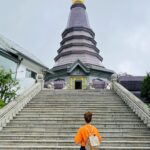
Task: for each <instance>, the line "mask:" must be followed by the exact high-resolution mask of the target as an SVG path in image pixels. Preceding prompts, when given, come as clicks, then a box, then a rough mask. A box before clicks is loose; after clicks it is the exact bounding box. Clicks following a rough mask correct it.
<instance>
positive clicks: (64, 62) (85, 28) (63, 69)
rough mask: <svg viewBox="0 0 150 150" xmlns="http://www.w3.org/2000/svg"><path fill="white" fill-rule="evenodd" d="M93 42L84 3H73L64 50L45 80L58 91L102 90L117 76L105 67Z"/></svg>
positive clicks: (65, 31)
mask: <svg viewBox="0 0 150 150" xmlns="http://www.w3.org/2000/svg"><path fill="white" fill-rule="evenodd" d="M94 38H95V33H94V32H93V30H92V29H91V27H90V24H89V20H88V15H87V12H86V6H85V5H84V0H73V4H72V6H71V11H70V15H69V19H68V23H67V27H66V29H65V30H64V32H63V33H62V41H61V43H60V45H61V46H60V48H59V49H58V51H57V52H58V55H57V56H56V57H55V58H54V60H55V65H54V67H53V68H52V69H51V70H50V72H51V73H50V74H49V75H47V76H46V82H49V83H51V84H53V85H54V87H55V89H64V88H66V89H89V88H90V87H92V88H102V83H103V84H105V83H106V82H107V81H108V80H109V79H110V77H111V75H112V74H113V73H114V72H113V71H112V70H109V69H106V68H105V67H104V66H103V64H102V61H103V58H102V56H101V55H100V50H99V49H98V48H97V42H96V41H95V39H94Z"/></svg>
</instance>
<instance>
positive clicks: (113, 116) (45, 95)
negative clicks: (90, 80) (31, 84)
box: [0, 90, 150, 150]
mask: <svg viewBox="0 0 150 150" xmlns="http://www.w3.org/2000/svg"><path fill="white" fill-rule="evenodd" d="M86 111H91V112H93V121H92V123H93V124H94V125H95V126H96V127H97V128H98V129H99V131H100V133H101V135H102V137H103V143H102V145H101V148H100V149H102V150H111V149H112V150H116V149H119V150H121V149H128V150H129V149H130V150H131V149H133V150H138V149H141V150H145V149H147V150H150V128H147V126H146V125H145V124H144V123H143V122H142V121H141V120H140V119H139V118H138V117H137V116H136V115H135V114H134V113H133V112H132V110H131V109H130V108H129V107H128V106H127V105H126V104H125V103H124V102H123V101H122V100H121V99H120V98H119V97H118V96H117V95H116V94H115V93H114V92H112V91H107V90H101V91H98V90H87V91H69V90H66V91H64V90H60V91H48V90H43V91H41V92H40V93H39V94H38V95H37V96H36V97H34V98H33V99H32V100H31V101H30V102H29V103H28V104H27V105H26V106H25V107H24V108H23V110H22V111H21V112H20V113H19V114H18V115H17V116H16V117H14V119H13V120H11V121H10V122H9V123H8V124H7V126H6V127H4V128H3V130H2V131H1V132H0V149H2V150H79V146H77V145H75V144H74V135H75V133H76V132H77V129H78V128H79V127H80V126H81V125H83V124H84V119H83V114H84V112H86Z"/></svg>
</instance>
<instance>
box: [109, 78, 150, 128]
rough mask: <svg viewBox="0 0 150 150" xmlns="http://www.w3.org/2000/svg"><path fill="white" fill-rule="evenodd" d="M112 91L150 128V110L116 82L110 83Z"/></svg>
mask: <svg viewBox="0 0 150 150" xmlns="http://www.w3.org/2000/svg"><path fill="white" fill-rule="evenodd" d="M112 89H113V90H114V91H115V92H116V93H117V95H118V96H119V97H120V98H121V99H123V100H124V102H125V103H126V104H127V105H128V106H129V107H130V108H131V109H132V110H133V111H134V112H135V113H136V114H137V115H138V116H139V117H140V118H141V120H142V121H143V122H144V123H145V124H147V126H148V127H150V110H149V108H148V106H147V105H146V104H144V102H142V101H141V100H140V99H139V98H137V97H136V96H135V95H134V94H132V93H131V92H130V91H128V90H127V89H126V88H125V87H123V86H122V85H121V84H119V83H118V82H117V81H116V80H113V81H112Z"/></svg>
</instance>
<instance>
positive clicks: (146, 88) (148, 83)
mask: <svg viewBox="0 0 150 150" xmlns="http://www.w3.org/2000/svg"><path fill="white" fill-rule="evenodd" d="M141 96H142V97H145V98H146V99H147V100H149V102H150V74H147V76H146V77H145V79H144V81H143V83H142V88H141Z"/></svg>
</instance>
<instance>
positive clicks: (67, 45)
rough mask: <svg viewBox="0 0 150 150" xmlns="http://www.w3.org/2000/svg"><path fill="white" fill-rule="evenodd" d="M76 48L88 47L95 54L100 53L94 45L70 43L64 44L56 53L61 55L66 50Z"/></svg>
mask: <svg viewBox="0 0 150 150" xmlns="http://www.w3.org/2000/svg"><path fill="white" fill-rule="evenodd" d="M76 46H82V47H88V48H91V49H93V50H95V52H97V53H99V52H100V50H99V49H98V48H97V47H96V46H95V45H90V44H87V43H70V44H66V45H63V46H61V48H60V49H59V50H58V51H57V52H58V53H61V52H62V51H63V50H64V49H66V48H70V47H76Z"/></svg>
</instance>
